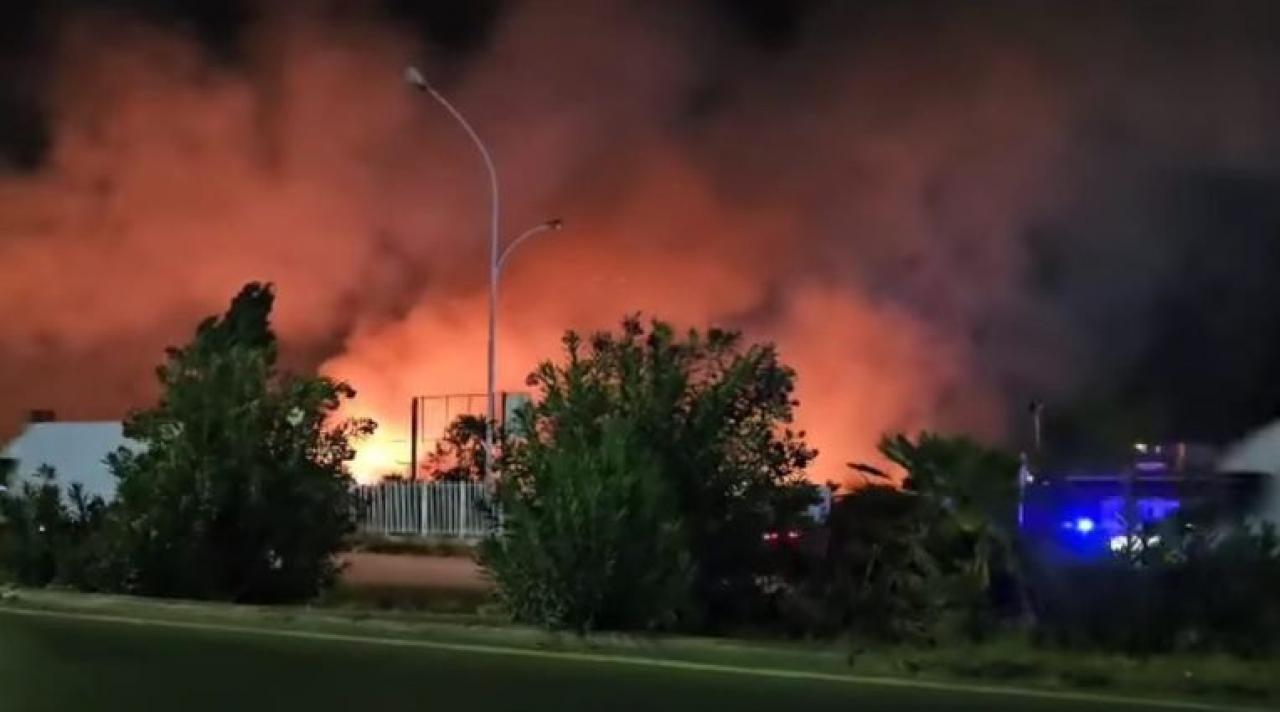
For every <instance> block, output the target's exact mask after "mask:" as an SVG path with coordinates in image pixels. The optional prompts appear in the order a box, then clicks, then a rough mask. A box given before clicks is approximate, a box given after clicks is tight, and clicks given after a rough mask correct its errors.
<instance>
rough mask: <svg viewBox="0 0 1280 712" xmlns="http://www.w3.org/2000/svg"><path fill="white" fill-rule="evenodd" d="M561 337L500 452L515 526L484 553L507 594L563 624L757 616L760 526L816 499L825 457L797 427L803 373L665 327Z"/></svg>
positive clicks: (765, 570) (780, 522) (509, 520)
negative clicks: (514, 434) (815, 462)
mask: <svg viewBox="0 0 1280 712" xmlns="http://www.w3.org/2000/svg"><path fill="white" fill-rule="evenodd" d="M564 344H565V359H564V361H563V362H560V363H553V362H546V363H544V364H542V365H541V366H540V367H539V368H538V369H537V370H536V371H535V372H534V373H533V374H532V375H531V376H530V379H529V385H530V386H532V387H534V388H536V389H537V391H538V392H539V396H540V397H539V398H538V399H536V402H535V403H534V404H533V405H532V406H530V407H529V408H527V409H525V410H524V411H523V412H522V413H521V415H520V418H521V419H522V422H521V423H519V430H520V431H521V432H522V433H525V437H524V438H521V439H519V440H515V441H513V442H511V443H510V444H509V445H508V446H507V450H506V452H505V453H504V455H503V480H502V483H501V487H500V493H501V502H502V504H503V512H504V515H505V527H504V529H503V531H502V533H501V535H500V536H499V537H498V538H496V539H494V540H493V541H491V542H489V543H488V545H487V547H486V548H485V551H484V556H483V561H484V563H485V565H486V566H487V567H488V569H489V570H490V571H491V572H492V573H493V575H494V577H495V579H496V581H497V583H498V585H499V588H500V590H501V593H502V595H503V597H504V599H505V600H506V601H507V603H508V605H509V606H510V607H511V609H512V610H513V611H514V612H516V614H517V615H519V616H520V617H521V618H523V619H524V620H528V621H531V622H536V623H542V624H546V625H552V626H563V625H571V626H574V627H587V626H600V625H609V626H614V627H643V626H653V625H668V624H673V625H674V624H679V625H685V626H689V625H699V626H703V627H714V626H716V625H720V624H722V623H727V622H731V621H737V620H743V619H746V618H749V617H750V616H751V615H753V614H754V613H755V612H756V611H758V610H759V609H760V608H761V607H762V606H764V605H766V603H767V600H766V599H767V597H768V595H769V592H768V587H767V586H763V585H762V583H761V582H762V580H766V579H767V578H768V577H769V575H770V573H771V570H770V569H771V566H772V563H771V560H770V558H769V557H768V556H767V552H766V551H764V549H763V547H762V546H761V541H762V535H763V533H764V532H765V531H766V530H767V529H769V528H772V527H781V526H786V525H787V524H788V523H789V522H791V521H794V520H797V519H799V518H800V517H802V516H803V512H804V509H805V507H806V506H807V505H808V504H809V503H810V502H811V501H812V499H813V489H812V487H810V486H809V485H807V484H806V483H805V481H804V480H803V477H802V470H803V468H804V466H805V465H806V464H807V463H808V462H809V460H810V459H811V458H812V457H813V454H814V453H813V451H812V450H810V449H809V448H808V447H806V446H805V445H804V443H803V440H802V434H798V433H793V432H791V431H790V430H788V429H787V428H786V426H787V424H789V423H790V421H791V417H792V409H793V408H794V406H795V403H794V401H793V397H792V392H793V386H794V373H793V372H792V371H791V369H789V368H787V367H786V366H784V365H783V364H781V363H780V362H779V360H778V358H777V354H776V352H775V351H774V349H773V348H772V347H770V346H746V347H744V346H743V344H742V341H741V338H740V337H739V335H738V334H736V333H732V332H726V331H719V330H712V331H710V332H708V333H706V334H701V333H698V332H696V331H692V332H689V333H688V334H687V335H686V336H684V337H683V338H682V337H679V336H677V334H676V333H675V331H674V330H673V329H672V328H671V327H670V326H668V325H666V324H663V323H661V322H654V323H653V324H652V325H651V326H650V327H649V328H645V327H644V326H643V325H641V323H640V322H639V321H638V320H636V319H628V320H626V321H624V323H623V326H622V329H621V331H620V332H619V333H598V334H595V335H593V336H592V337H591V338H589V339H587V340H585V341H584V340H583V339H582V338H581V337H580V336H579V335H577V334H575V333H572V332H570V333H569V334H568V335H567V336H566V338H565V340H564ZM547 580H550V581H565V582H576V583H572V584H569V583H566V584H563V585H560V584H557V585H556V587H555V590H554V591H549V590H547V588H546V585H547V584H546V581H547ZM577 586H582V587H583V588H584V589H585V590H587V591H590V592H591V593H590V594H581V595H579V593H576V592H575V593H573V594H570V593H568V591H569V590H570V589H574V588H575V587H577ZM550 596H555V597H557V599H558V600H554V601H552V600H544V599H546V597H550ZM539 597H541V598H539ZM681 599H683V600H681ZM577 605H586V606H587V609H586V610H577V611H573V612H571V613H563V612H560V611H566V610H568V609H571V608H573V607H574V606H577ZM677 619H678V620H677Z"/></svg>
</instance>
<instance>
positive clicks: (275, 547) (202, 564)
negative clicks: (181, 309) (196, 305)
mask: <svg viewBox="0 0 1280 712" xmlns="http://www.w3.org/2000/svg"><path fill="white" fill-rule="evenodd" d="M273 301H274V294H273V292H272V290H271V288H270V286H263V285H259V284H250V285H248V286H246V287H245V288H244V289H243V290H242V291H241V292H240V293H239V295H237V296H236V298H235V299H234V300H233V301H232V303H231V307H230V309H229V310H228V311H227V312H226V313H225V314H224V315H222V316H221V317H212V318H209V319H207V320H205V321H204V322H203V323H202V324H200V326H199V328H198V329H197V331H196V335H195V338H194V340H193V341H192V342H191V343H190V344H188V345H187V346H185V347H182V348H173V349H170V350H169V351H168V358H167V360H166V362H165V363H164V364H163V365H162V366H160V368H159V369H158V370H157V374H158V376H159V379H160V385H161V392H162V395H161V398H160V402H159V404H158V405H157V406H156V407H154V408H151V409H149V410H145V411H140V412H136V413H133V414H132V415H130V417H129V418H128V420H127V421H126V422H125V428H124V430H125V435H126V436H127V437H128V438H130V439H131V440H132V441H134V442H136V443H138V447H137V448H136V449H121V450H119V451H118V452H116V453H113V454H112V455H110V456H109V457H108V464H109V465H110V467H111V469H112V471H113V473H114V474H115V476H116V477H117V478H118V482H117V496H116V499H115V500H114V501H113V502H111V503H110V504H109V505H108V504H105V503H103V502H101V501H100V500H93V501H87V500H86V499H85V498H84V497H83V496H82V495H81V494H80V493H79V492H78V491H77V490H76V489H74V488H73V489H72V490H71V491H70V492H69V493H68V495H67V496H66V497H64V496H63V494H62V492H61V489H60V488H59V487H58V486H57V484H56V482H55V481H54V479H53V477H52V474H51V473H47V474H46V476H45V477H44V478H43V479H42V480H40V481H38V482H36V483H26V484H24V485H22V486H21V487H18V488H15V490H14V491H12V492H10V493H9V494H7V495H6V496H5V497H4V499H3V500H2V502H3V505H4V513H5V518H6V519H7V520H9V524H8V525H7V528H8V530H9V531H8V532H7V535H6V538H5V542H6V546H5V549H6V557H5V558H6V563H7V565H8V566H7V568H9V569H10V570H11V572H12V574H13V575H15V577H16V578H18V579H19V580H21V581H23V582H24V583H29V584H33V585H42V584H46V583H50V582H58V583H65V584H68V585H72V586H76V587H79V588H84V589H104V590H112V591H125V592H131V593H140V594H144V595H155V596H180V597H188V598H212V599H225V600H234V601H267V602H271V601H295V600H303V599H306V598H309V597H311V596H313V595H315V594H316V593H318V592H319V591H321V590H322V589H323V588H325V587H326V586H328V585H329V584H331V583H332V582H333V580H334V578H335V576H336V574H337V566H336V562H335V559H334V555H335V554H336V552H337V550H338V548H339V546H340V545H341V543H342V539H343V536H344V535H345V534H346V533H347V532H348V531H349V530H350V527H351V521H352V515H353V506H354V503H353V501H352V498H351V496H350V494H351V487H352V482H351V478H350V476H349V475H348V474H347V472H346V463H347V461H349V460H350V459H351V458H352V456H353V455H354V452H353V450H352V447H351V440H352V439H353V438H357V437H361V436H363V435H366V434H368V433H370V432H371V431H372V428H373V425H372V423H370V422H367V421H339V422H335V418H334V414H335V412H336V411H337V409H338V407H339V406H340V404H341V403H342V401H343V400H344V399H347V398H350V397H351V396H352V395H354V392H353V391H352V390H351V388H350V387H349V386H347V385H346V384H344V383H339V382H335V381H332V380H330V379H328V378H323V377H317V376H292V375H285V374H282V373H280V372H279V370H278V369H277V366H276V355H277V351H276V337H275V334H274V333H273V332H272V330H271V328H270V324H269V317H270V313H271V308H272V304H273Z"/></svg>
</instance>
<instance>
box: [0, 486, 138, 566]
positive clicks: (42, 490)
mask: <svg viewBox="0 0 1280 712" xmlns="http://www.w3.org/2000/svg"><path fill="white" fill-rule="evenodd" d="M106 514H107V507H106V504H105V503H104V502H103V501H102V499H101V498H99V497H93V498H90V497H87V496H86V495H85V494H84V490H83V489H82V488H81V487H80V485H79V484H75V485H72V486H71V488H70V489H69V490H68V492H67V493H66V496H65V497H64V494H63V490H62V488H61V487H59V486H58V483H57V474H56V473H55V472H54V470H53V469H52V468H50V467H48V466H45V467H41V468H40V469H39V470H38V471H37V474H36V479H35V481H34V482H25V483H23V484H21V485H16V484H15V485H14V486H13V488H12V489H9V490H7V491H5V492H4V493H3V494H0V521H3V522H4V527H5V532H4V537H3V540H2V541H0V567H3V568H4V569H5V570H6V571H7V573H8V575H9V576H10V577H11V578H12V579H13V580H14V581H15V582H17V583H20V584H23V585H25V586H46V585H48V584H50V583H61V584H66V585H69V586H75V587H77V588H84V589H90V590H93V589H97V588H100V587H101V586H102V585H103V584H104V580H105V579H107V578H108V572H109V571H110V568H111V564H112V561H113V557H112V556H111V555H110V552H109V551H108V550H107V547H108V545H109V543H108V541H107V540H106V537H105V536H104V532H105V530H106V521H107V516H106Z"/></svg>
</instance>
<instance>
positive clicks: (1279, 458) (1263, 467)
mask: <svg viewBox="0 0 1280 712" xmlns="http://www.w3.org/2000/svg"><path fill="white" fill-rule="evenodd" d="M1218 470H1219V471H1220V472H1254V473H1258V474H1260V475H1262V476H1263V477H1264V486H1263V487H1262V491H1261V492H1260V501H1259V502H1258V503H1257V506H1256V508H1255V509H1254V514H1256V515H1258V516H1260V517H1261V518H1262V519H1267V520H1270V521H1272V522H1274V523H1275V524H1276V525H1278V526H1280V421H1278V422H1275V423H1272V424H1270V425H1268V426H1266V427H1263V428H1260V429H1258V430H1256V431H1254V432H1253V433H1252V434H1250V435H1249V436H1248V437H1246V438H1244V439H1243V440H1241V441H1240V442H1238V443H1236V444H1235V445H1233V446H1231V447H1230V448H1228V449H1227V451H1226V454H1225V455H1224V456H1223V457H1222V459H1221V460H1220V461H1219V462H1218Z"/></svg>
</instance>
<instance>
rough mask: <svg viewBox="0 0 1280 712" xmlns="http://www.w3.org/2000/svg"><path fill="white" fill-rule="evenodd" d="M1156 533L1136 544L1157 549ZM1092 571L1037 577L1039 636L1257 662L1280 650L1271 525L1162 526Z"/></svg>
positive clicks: (1277, 554) (1277, 556) (1278, 566)
mask: <svg viewBox="0 0 1280 712" xmlns="http://www.w3.org/2000/svg"><path fill="white" fill-rule="evenodd" d="M1153 534H1154V532H1143V533H1140V534H1139V535H1138V536H1137V537H1135V539H1136V540H1137V541H1142V540H1151V541H1154V538H1153V536H1152V535H1153ZM1158 536H1159V541H1158V543H1153V544H1150V545H1140V546H1136V547H1135V548H1134V549H1133V550H1131V551H1124V552H1120V553H1119V554H1118V555H1117V556H1115V557H1113V558H1111V559H1109V560H1107V561H1104V562H1101V563H1096V564H1082V565H1077V566H1072V567H1052V566H1041V567H1037V568H1036V569H1034V578H1033V581H1032V583H1033V586H1034V588H1035V591H1036V603H1037V610H1036V613H1037V624H1038V625H1037V630H1036V632H1037V634H1038V635H1039V637H1040V638H1041V639H1042V640H1043V641H1045V642H1049V643H1053V644H1056V645H1061V646H1066V647H1083V648H1093V649H1103V650H1115V651H1119V652H1125V653H1130V654H1143V655H1146V654H1152V653H1163V652H1169V651H1173V650H1186V651H1196V652H1203V651H1224V652H1230V653H1234V654H1236V655H1244V656H1260V655H1265V654H1269V653H1275V652H1277V651H1278V650H1280V643H1277V641H1280V598H1278V597H1277V596H1276V591H1277V590H1280V538H1278V537H1277V535H1276V532H1275V529H1274V528H1272V527H1269V526H1268V527H1261V528H1259V527H1250V526H1247V525H1244V524H1243V523H1235V524H1232V525H1229V526H1219V527H1204V526H1196V525H1195V524H1193V523H1191V522H1188V521H1186V520H1178V521H1174V522H1170V523H1169V524H1168V525H1166V526H1164V527H1160V528H1159V532H1158Z"/></svg>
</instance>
